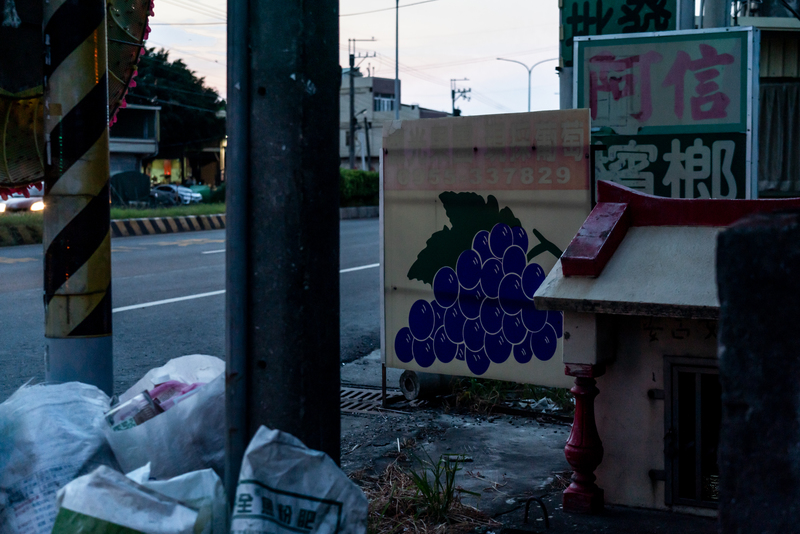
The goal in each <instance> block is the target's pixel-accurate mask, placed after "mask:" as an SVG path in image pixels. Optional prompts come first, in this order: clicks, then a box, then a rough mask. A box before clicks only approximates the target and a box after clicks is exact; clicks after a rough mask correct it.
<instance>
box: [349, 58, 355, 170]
mask: <svg viewBox="0 0 800 534" xmlns="http://www.w3.org/2000/svg"><path fill="white" fill-rule="evenodd" d="M355 68H356V55H355V53H353V54H350V72H349V74H350V130H349V132H350V133H349V135H350V168H351V169H355V168H356V139H355V135H356V119H355V115H354V114H355V112H356V111H355V105H356V104H355V101H356V91H355V88H354V87H353V69H355Z"/></svg>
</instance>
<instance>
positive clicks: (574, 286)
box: [534, 181, 800, 319]
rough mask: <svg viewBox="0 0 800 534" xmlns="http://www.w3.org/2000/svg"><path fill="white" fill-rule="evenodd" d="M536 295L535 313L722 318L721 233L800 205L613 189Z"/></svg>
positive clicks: (602, 186)
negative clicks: (718, 251) (718, 256)
mask: <svg viewBox="0 0 800 534" xmlns="http://www.w3.org/2000/svg"><path fill="white" fill-rule="evenodd" d="M597 189H598V204H597V206H595V208H594V209H593V210H592V213H591V214H590V215H589V217H588V218H587V219H586V221H585V222H584V224H583V226H582V227H581V229H580V230H579V231H578V233H577V234H576V236H575V237H574V238H573V240H572V242H571V243H570V244H569V246H568V247H567V250H565V251H564V254H562V256H561V259H560V260H559V261H558V263H556V265H555V267H553V269H552V270H551V271H550V274H549V275H548V276H547V278H546V279H545V281H544V282H543V283H542V285H541V287H540V288H539V289H538V291H537V292H536V294H535V295H534V301H535V303H536V307H537V308H539V309H548V310H549V309H552V310H562V311H575V312H584V313H603V314H616V315H642V316H657V317H683V318H695V319H716V318H718V317H719V300H718V298H717V285H716V242H717V234H718V233H719V232H720V231H721V230H723V229H724V228H725V227H727V226H729V225H730V224H733V223H734V222H735V221H737V220H739V219H741V218H742V217H745V216H748V215H751V214H754V213H759V212H770V211H778V210H785V209H798V208H800V199H784V200H717V199H690V200H687V199H671V198H660V197H655V196H652V195H646V194H643V193H639V192H636V191H634V190H632V189H628V188H627V187H623V186H620V185H618V184H614V183H612V182H607V181H601V182H598V184H597Z"/></svg>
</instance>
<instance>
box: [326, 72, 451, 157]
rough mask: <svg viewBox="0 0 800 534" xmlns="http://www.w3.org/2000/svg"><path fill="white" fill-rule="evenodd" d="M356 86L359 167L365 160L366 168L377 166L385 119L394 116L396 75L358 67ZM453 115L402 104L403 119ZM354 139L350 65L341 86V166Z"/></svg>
mask: <svg viewBox="0 0 800 534" xmlns="http://www.w3.org/2000/svg"><path fill="white" fill-rule="evenodd" d="M401 87H402V86H401ZM353 88H354V93H355V98H354V100H355V104H354V106H353V114H354V115H355V119H356V124H357V129H356V134H355V153H356V168H357V169H362V162H363V163H364V164H365V166H366V170H370V169H371V170H378V162H379V158H380V151H381V148H382V141H383V122H384V121H392V120H394V105H395V98H394V96H395V95H394V79H393V78H376V77H372V76H364V75H363V74H361V72H360V71H359V70H358V69H354V71H353ZM401 95H402V91H401ZM450 116H451V114H450V113H447V112H444V111H434V110H432V109H426V108H423V107H420V106H418V105H417V104H411V105H408V104H401V105H400V119H401V120H407V119H435V118H439V117H450ZM365 119H366V124H365V123H364V120H365ZM367 140H368V141H369V142H368V143H367ZM351 142H353V140H351V139H350V69H343V71H342V87H341V89H340V90H339V157H340V161H341V163H340V164H341V166H342V167H345V168H347V167H349V166H350V143H351ZM367 145H369V151H368V150H367V148H368V147H367ZM362 154H363V158H362Z"/></svg>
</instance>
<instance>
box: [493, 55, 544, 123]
mask: <svg viewBox="0 0 800 534" xmlns="http://www.w3.org/2000/svg"><path fill="white" fill-rule="evenodd" d="M497 61H508V62H510V63H517V64H519V65H522V66H523V67H525V70H527V71H528V111H530V110H531V73H532V72H533V69H535V68H536V67H537V66H539V65H541V64H542V63H547V62H548V61H558V58H557V57H553V58H550V59H543V60H541V61H539V62H537V63H534V64H533V65H531V66H530V67H528V66H527V65H526V64H525V63H523V62H522V61H517V60H516V59H505V58H502V57H499V58H497Z"/></svg>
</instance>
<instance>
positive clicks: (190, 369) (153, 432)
mask: <svg viewBox="0 0 800 534" xmlns="http://www.w3.org/2000/svg"><path fill="white" fill-rule="evenodd" d="M169 380H174V381H178V382H183V383H186V384H192V383H197V382H207V383H206V384H205V385H204V386H201V387H199V388H197V389H196V390H194V391H193V392H192V395H188V396H187V397H186V398H185V400H183V401H181V402H180V403H178V404H175V405H174V406H172V407H171V408H170V409H168V410H167V411H165V412H163V413H159V414H158V415H156V416H155V417H153V418H152V419H148V420H146V421H144V422H142V423H141V424H138V425H136V426H133V427H132V428H125V429H123V430H113V429H112V428H111V426H110V425H109V424H106V425H105V432H106V437H107V438H108V442H109V443H110V444H111V448H112V449H113V450H114V454H115V455H116V457H117V460H118V461H119V465H120V466H121V467H122V470H123V471H124V472H126V473H129V472H131V471H133V470H134V469H138V468H139V467H142V466H144V465H146V464H147V463H148V462H149V463H150V476H151V477H153V478H156V479H159V480H165V479H170V478H174V477H176V476H178V475H182V474H184V473H189V472H191V471H198V470H201V469H205V468H212V469H214V471H216V472H217V474H219V475H220V476H222V474H223V470H224V466H225V362H224V361H223V360H221V359H219V358H216V357H214V356H204V355H201V354H193V355H191V356H181V357H180V358H175V359H173V360H170V361H169V362H167V364H166V365H164V366H163V367H158V368H156V369H153V370H151V371H149V372H148V373H147V374H146V375H145V376H144V377H143V378H142V379H141V380H139V381H138V382H137V383H136V384H134V385H133V387H131V388H130V389H128V390H127V391H126V392H125V393H123V394H122V395H121V396H120V403H123V402H126V401H128V400H130V399H133V398H134V397H136V396H137V395H139V394H140V393H142V392H143V391H145V390H152V389H153V388H154V387H155V386H156V385H157V384H160V383H163V382H167V381H169ZM116 428H120V427H116Z"/></svg>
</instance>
